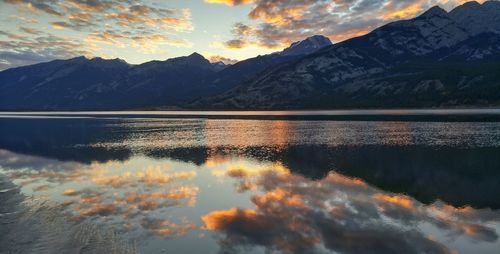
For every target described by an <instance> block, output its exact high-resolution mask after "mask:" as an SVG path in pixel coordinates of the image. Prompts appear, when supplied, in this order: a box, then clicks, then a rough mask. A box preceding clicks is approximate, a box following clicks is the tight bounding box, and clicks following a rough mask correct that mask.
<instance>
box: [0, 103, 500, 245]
mask: <svg viewBox="0 0 500 254" xmlns="http://www.w3.org/2000/svg"><path fill="white" fill-rule="evenodd" d="M325 112H326V113H325ZM328 112H329V113H328ZM332 112H340V113H332ZM363 112H364V113H363ZM269 115H273V116H274V117H268V116H269ZM339 115H341V116H343V117H341V118H339V117H338V116H339ZM498 115H500V112H499V110H486V111H480V112H478V111H474V110H472V111H470V110H458V111H445V112H442V111H433V110H425V111H416V113H415V112H413V113H412V111H401V110H399V111H394V112H387V111H362V112H361V113H360V112H354V113H353V112H352V111H319V112H315V111H307V112H305V113H304V112H302V113H300V112H275V113H267V114H266V112H257V113H248V112H246V113H245V112H225V113H220V114H214V113H213V112H211V113H210V112H209V113H207V112H203V113H193V112H189V113H179V112H174V113H148V112H105V113H98V112H81V113H68V112H42V113H29V112H28V113H0V133H1V134H0V176H1V177H0V215H2V216H0V253H75V252H77V251H80V253H104V252H105V253H498V250H499V249H500V241H499V234H500V210H499V209H500V197H499V196H498V193H500V122H497V121H496V117H497V116H498ZM290 116H292V117H290ZM367 116H368V117H367ZM370 116H377V118H372V117H370ZM415 116H417V117H415ZM440 119H441V120H440ZM471 119H472V120H471Z"/></svg>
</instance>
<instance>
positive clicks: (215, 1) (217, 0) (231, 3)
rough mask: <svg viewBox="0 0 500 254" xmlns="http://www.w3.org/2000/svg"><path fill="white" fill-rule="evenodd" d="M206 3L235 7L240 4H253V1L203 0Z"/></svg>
mask: <svg viewBox="0 0 500 254" xmlns="http://www.w3.org/2000/svg"><path fill="white" fill-rule="evenodd" d="M205 2H206V3H210V4H225V5H228V6H235V5H241V4H250V3H253V0H205Z"/></svg>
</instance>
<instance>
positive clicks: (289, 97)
mask: <svg viewBox="0 0 500 254" xmlns="http://www.w3.org/2000/svg"><path fill="white" fill-rule="evenodd" d="M431 67H432V68H431ZM498 69H500V2H498V1H487V2H484V3H483V4H479V3H477V2H468V3H465V4H463V5H460V6H458V7H456V8H454V9H453V10H451V11H449V12H447V11H445V10H444V9H442V8H440V7H438V6H434V7H432V8H430V9H429V10H427V11H425V12H423V13H422V14H421V15H419V16H417V17H415V18H412V19H407V20H399V21H395V22H391V23H388V24H386V25H384V26H381V27H378V28H376V29H374V30H373V31H372V32H370V33H368V34H366V35H363V36H359V37H356V38H351V39H348V40H345V41H341V42H338V43H335V44H332V43H331V41H330V40H329V39H328V38H327V37H324V36H321V35H315V36H311V37H308V38H306V39H304V40H302V41H299V42H294V43H292V44H291V45H290V46H289V47H288V48H285V49H284V50H282V51H280V52H274V53H271V54H268V55H262V56H257V57H253V58H249V59H246V60H243V61H240V62H237V63H235V64H232V65H225V64H221V63H210V62H209V61H208V60H207V59H205V58H204V57H203V56H202V55H201V54H198V53H196V52H194V53H192V54H191V55H188V56H182V57H176V58H171V59H166V60H163V61H158V60H156V61H150V62H146V63H142V64H138V65H131V64H128V63H126V62H125V61H124V60H122V59H102V58H91V59H88V58H86V57H75V58H72V59H68V60H54V61H51V62H47V63H40V64H35V65H31V66H24V67H17V68H12V69H8V70H5V71H2V72H0V109H2V110H28V109H29V110H115V109H131V108H162V107H173V106H180V107H183V108H187V109H276V108H280V109H281V108H283V109H286V108H291V109H299V108H349V107H384V106H386V107H421V106H426V107H440V106H460V105H500V95H496V94H497V93H495V92H494V91H495V89H500V85H499V83H500V77H498V75H497V74H496V72H498ZM89 74H92V75H89ZM484 91H488V93H485V92H484ZM419 103H421V104H419Z"/></svg>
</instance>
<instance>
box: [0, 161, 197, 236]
mask: <svg viewBox="0 0 500 254" xmlns="http://www.w3.org/2000/svg"><path fill="white" fill-rule="evenodd" d="M3 155H4V156H6V157H7V156H8V155H11V156H12V158H15V160H16V163H15V165H18V166H19V167H17V168H16V167H11V168H8V169H10V170H6V171H5V174H7V175H8V176H9V178H11V179H12V180H14V181H15V182H18V183H22V184H23V185H24V186H27V187H30V188H31V189H32V190H33V191H35V192H40V191H43V192H44V193H46V194H47V193H50V194H51V195H55V196H56V199H59V202H60V203H61V205H60V207H61V208H64V209H65V211H67V212H69V213H70V214H71V216H72V217H73V219H74V220H75V221H79V222H80V221H84V220H91V221H97V222H100V223H105V224H108V225H112V226H113V227H115V228H117V230H120V231H129V232H135V231H137V232H139V231H140V230H142V229H145V230H146V231H149V232H150V233H152V234H154V235H157V236H161V237H175V236H181V235H184V234H186V233H187V232H188V231H190V230H193V229H196V228H198V227H197V226H195V224H193V223H192V222H190V221H188V220H187V219H182V220H179V221H172V220H166V219H165V218H161V219H159V218H155V217H154V216H158V214H160V215H161V214H165V213H164V212H165V209H168V208H171V207H186V206H188V207H193V206H195V204H196V196H197V194H198V191H199V189H198V187H197V186H193V185H189V184H186V182H187V181H189V180H191V179H192V178H193V177H195V176H196V171H194V170H185V171H181V170H176V171H174V170H172V169H171V167H170V165H169V164H165V163H159V162H158V163H152V164H151V165H147V166H143V165H144V162H145V160H142V159H141V158H135V159H134V160H131V161H125V162H116V161H108V162H106V163H98V162H92V163H91V164H89V165H86V164H79V163H66V162H57V161H53V160H45V159H40V158H38V157H33V156H25V155H17V154H12V153H9V154H3ZM23 161H24V162H23ZM32 162H36V163H33V164H30V163H32ZM11 165H13V164H11ZM40 183H44V184H40ZM57 196H58V197H57ZM124 220H126V221H127V222H126V223H124V222H123V221H124ZM138 234H139V235H140V233H138Z"/></svg>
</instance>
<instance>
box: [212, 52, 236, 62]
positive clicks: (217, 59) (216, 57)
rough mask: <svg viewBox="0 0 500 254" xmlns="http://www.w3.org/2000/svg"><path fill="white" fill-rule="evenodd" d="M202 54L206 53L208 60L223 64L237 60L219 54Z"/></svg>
mask: <svg viewBox="0 0 500 254" xmlns="http://www.w3.org/2000/svg"><path fill="white" fill-rule="evenodd" d="M204 55H208V60H209V61H210V62H211V63H216V62H223V63H225V64H235V63H237V62H238V60H236V59H231V58H229V57H225V56H221V55H210V54H208V53H204Z"/></svg>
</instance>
